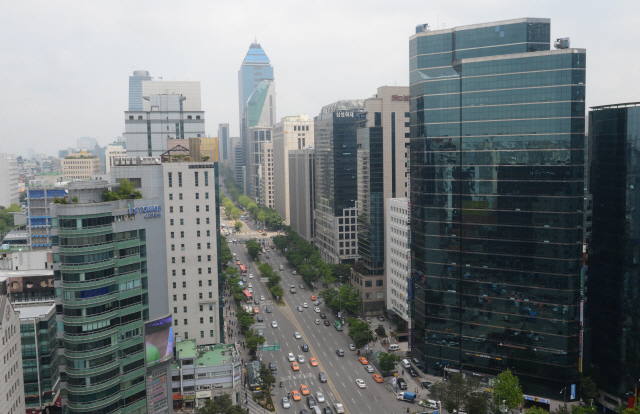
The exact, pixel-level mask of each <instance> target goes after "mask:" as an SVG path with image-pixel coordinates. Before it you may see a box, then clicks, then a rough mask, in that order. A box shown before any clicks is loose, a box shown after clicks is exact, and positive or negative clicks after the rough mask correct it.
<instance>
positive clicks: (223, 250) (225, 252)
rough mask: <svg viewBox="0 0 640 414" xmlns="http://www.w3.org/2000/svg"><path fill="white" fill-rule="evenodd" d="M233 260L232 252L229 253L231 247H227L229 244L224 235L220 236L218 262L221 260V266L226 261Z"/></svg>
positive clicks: (225, 263) (224, 264)
mask: <svg viewBox="0 0 640 414" xmlns="http://www.w3.org/2000/svg"><path fill="white" fill-rule="evenodd" d="M232 260H233V254H232V253H231V249H230V248H229V244H228V243H227V238H226V237H224V236H222V235H221V236H220V262H222V265H223V266H226V265H227V263H229V262H230V261H232Z"/></svg>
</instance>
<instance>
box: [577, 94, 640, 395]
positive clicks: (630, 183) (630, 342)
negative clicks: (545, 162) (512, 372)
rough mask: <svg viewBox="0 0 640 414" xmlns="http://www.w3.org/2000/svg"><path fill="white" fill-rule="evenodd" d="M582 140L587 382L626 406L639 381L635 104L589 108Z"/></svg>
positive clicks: (639, 113)
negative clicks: (585, 158)
mask: <svg viewBox="0 0 640 414" xmlns="http://www.w3.org/2000/svg"><path fill="white" fill-rule="evenodd" d="M589 143H590V144H589V145H590V149H591V151H590V152H589V154H590V158H589V164H590V171H589V175H590V192H591V194H592V196H593V224H592V232H591V242H590V243H589V250H588V259H587V264H588V269H589V272H588V275H589V284H588V288H589V292H590V293H591V294H590V295H589V302H588V307H587V316H588V318H587V321H588V323H589V330H590V331H591V365H592V367H593V368H594V372H593V375H592V377H593V378H594V379H596V381H597V382H598V387H599V388H601V389H602V390H604V391H606V392H608V393H609V394H611V395H612V396H614V397H616V398H620V399H621V401H622V402H624V403H625V404H626V401H625V400H626V396H625V394H626V393H628V392H631V393H634V392H635V388H634V385H635V384H637V383H638V378H640V308H639V307H638V304H639V303H640V288H639V285H640V284H639V283H638V282H639V279H640V276H639V275H640V238H639V236H638V235H639V234H640V197H636V196H635V194H636V189H637V187H638V185H639V184H638V182H639V181H640V163H639V162H638V159H639V157H640V103H633V104H620V105H609V106H599V107H594V108H593V110H592V111H590V112H589ZM601 395H602V394H601ZM605 402H609V403H611V402H610V401H601V403H603V404H604V403H605Z"/></svg>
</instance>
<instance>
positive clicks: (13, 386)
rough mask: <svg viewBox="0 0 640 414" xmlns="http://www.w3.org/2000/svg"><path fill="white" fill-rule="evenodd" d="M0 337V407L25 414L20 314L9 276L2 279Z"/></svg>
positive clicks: (9, 411)
mask: <svg viewBox="0 0 640 414" xmlns="http://www.w3.org/2000/svg"><path fill="white" fill-rule="evenodd" d="M0 337H1V338H2V345H1V346H0V354H2V364H0V407H2V413H3V414H5V413H6V414H24V413H25V402H24V383H23V374H22V348H21V342H20V312H19V311H17V310H15V309H14V307H13V305H12V303H11V295H10V292H9V278H8V277H2V278H0ZM3 378H4V381H3V380H2V379H3Z"/></svg>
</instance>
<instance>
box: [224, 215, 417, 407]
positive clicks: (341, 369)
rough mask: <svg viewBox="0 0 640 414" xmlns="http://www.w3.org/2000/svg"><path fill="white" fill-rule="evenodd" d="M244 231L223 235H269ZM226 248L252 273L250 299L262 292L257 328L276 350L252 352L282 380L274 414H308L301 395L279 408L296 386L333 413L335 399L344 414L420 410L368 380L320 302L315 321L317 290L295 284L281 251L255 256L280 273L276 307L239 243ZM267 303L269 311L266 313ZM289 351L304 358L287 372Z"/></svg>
mask: <svg viewBox="0 0 640 414" xmlns="http://www.w3.org/2000/svg"><path fill="white" fill-rule="evenodd" d="M227 225H229V223H227ZM245 226H246V224H245ZM244 229H245V230H247V231H248V232H249V233H250V234H236V235H230V236H227V240H237V241H238V242H240V241H245V240H248V239H249V238H251V237H253V236H255V237H256V238H257V240H258V241H260V242H261V241H262V240H264V241H265V242H267V243H268V242H269V241H271V239H270V237H269V236H266V237H265V236H262V235H261V234H259V233H258V234H257V235H256V233H255V232H254V231H249V229H247V228H246V227H244ZM229 247H230V249H231V252H232V253H235V254H236V257H237V258H238V260H240V261H241V262H242V263H243V264H245V265H246V264H248V265H249V266H250V267H249V269H248V273H250V274H253V275H254V277H253V279H248V280H247V282H249V283H251V284H252V289H253V293H252V294H253V297H254V298H258V299H259V298H260V296H264V297H265V299H266V301H264V302H263V301H261V302H260V304H259V305H258V308H259V310H260V315H262V316H263V317H264V328H261V329H262V330H263V331H264V337H265V340H266V342H267V343H268V344H269V345H273V344H274V343H280V351H269V352H262V351H259V352H258V353H259V354H261V355H262V361H263V362H264V363H269V362H275V363H276V365H277V375H276V379H277V380H278V381H282V383H283V386H282V388H280V387H279V386H278V384H276V388H275V389H274V393H273V394H274V398H273V400H274V403H275V405H276V410H277V412H279V413H286V412H290V413H291V412H294V413H296V414H297V413H299V412H300V411H301V410H303V409H306V410H307V411H309V412H310V413H311V412H312V411H311V410H309V407H308V406H307V404H306V396H302V400H301V401H292V404H291V408H290V409H284V408H283V407H282V404H281V399H282V397H283V396H287V393H288V392H291V391H293V390H298V391H300V386H301V385H306V386H307V387H308V388H309V390H310V392H311V395H314V396H315V394H316V393H317V392H320V393H322V394H323V395H324V397H325V399H326V401H325V402H324V403H320V404H319V406H320V407H321V408H324V407H326V406H330V407H331V409H332V412H334V413H335V409H334V403H335V402H341V403H342V404H343V405H344V409H345V413H347V414H357V413H364V412H366V413H404V412H406V409H407V408H410V409H411V411H412V412H415V411H416V410H419V409H420V407H419V406H418V404H417V403H416V404H409V403H406V402H400V401H397V400H396V398H395V394H394V393H392V392H390V391H389V390H388V389H387V386H386V385H385V384H382V383H377V382H375V381H374V379H373V377H372V374H370V373H368V372H366V371H365V369H364V366H363V365H362V364H361V363H360V362H359V361H358V356H357V354H356V351H350V350H349V344H350V343H351V340H350V338H349V337H348V335H347V331H346V329H345V330H344V331H341V332H340V331H337V330H336V329H335V327H334V326H333V322H334V321H335V318H334V317H333V315H332V314H331V311H330V310H329V309H328V308H327V307H326V306H324V304H321V305H320V306H319V308H320V310H321V311H322V312H324V313H325V314H326V316H327V320H329V321H330V325H329V326H325V325H324V323H323V322H324V321H323V320H322V319H320V314H319V313H316V312H315V311H314V307H315V306H314V304H313V301H312V300H311V295H312V294H314V293H317V292H312V291H310V289H309V288H308V287H307V286H305V289H301V288H300V285H304V282H303V281H302V279H301V278H300V277H299V276H298V275H294V274H293V273H292V271H293V270H294V269H293V268H292V267H291V266H290V265H289V263H288V262H287V261H286V259H285V258H284V256H283V254H282V253H281V252H279V251H275V252H274V251H271V252H269V258H268V259H267V258H266V257H265V255H264V254H263V255H262V256H260V260H262V261H265V262H268V263H269V264H271V266H272V267H273V269H274V270H275V271H277V272H279V273H280V275H281V276H282V282H281V284H282V287H283V289H284V290H285V297H284V301H285V305H284V306H277V305H275V303H274V302H273V301H272V300H271V296H270V294H269V291H268V289H267V286H266V285H265V284H263V283H260V282H259V280H260V279H259V275H258V271H257V269H256V264H255V263H254V262H253V261H251V260H250V258H249V255H248V253H247V251H246V249H245V245H244V244H240V243H237V244H229ZM280 265H282V266H283V267H284V270H283V271H279V270H278V269H279V268H280ZM290 285H295V286H296V291H297V293H295V294H292V293H290V292H289V286H290ZM304 303H307V304H308V307H307V308H303V311H302V312H299V311H298V310H297V307H298V306H303V304H304ZM267 307H270V308H271V309H272V313H266V308H267ZM315 319H320V321H321V323H320V324H319V325H316V324H315ZM272 321H276V322H277V324H278V327H277V328H272V327H271V322H272ZM295 332H299V333H300V336H301V338H300V339H295V337H294V334H295ZM302 344H307V345H308V346H309V352H303V350H302ZM337 349H342V350H344V356H343V357H340V356H338V355H337V354H336V350H337ZM289 352H291V353H293V354H294V355H295V356H296V358H297V357H298V355H303V356H304V359H305V362H304V363H300V364H299V366H300V370H299V371H293V369H292V367H291V362H289V361H288V359H287V355H288V353H289ZM311 357H314V358H316V360H317V361H318V366H317V367H312V366H311V364H310V363H309V358H311ZM320 372H324V373H325V374H326V375H327V379H328V380H327V382H326V383H321V382H320V380H319V378H318V374H319V373H320ZM356 379H362V380H363V381H364V382H365V384H366V388H359V387H358V386H357V385H356V382H355V381H356ZM406 379H407V380H408V381H409V384H410V387H411V386H412V384H415V383H414V382H413V381H411V380H409V378H406Z"/></svg>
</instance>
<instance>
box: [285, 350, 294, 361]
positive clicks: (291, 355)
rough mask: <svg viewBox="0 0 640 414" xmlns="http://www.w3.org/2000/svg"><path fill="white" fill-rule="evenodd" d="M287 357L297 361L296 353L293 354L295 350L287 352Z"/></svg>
mask: <svg viewBox="0 0 640 414" xmlns="http://www.w3.org/2000/svg"><path fill="white" fill-rule="evenodd" d="M287 359H288V360H289V362H295V361H296V357H295V355H293V352H289V353H288V354H287Z"/></svg>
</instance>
